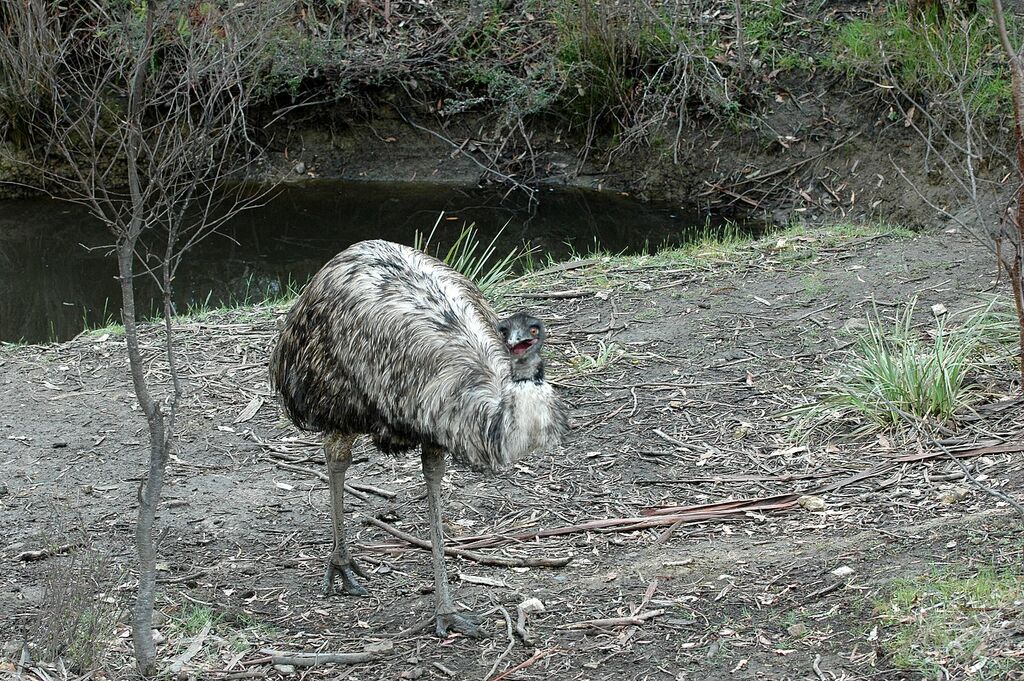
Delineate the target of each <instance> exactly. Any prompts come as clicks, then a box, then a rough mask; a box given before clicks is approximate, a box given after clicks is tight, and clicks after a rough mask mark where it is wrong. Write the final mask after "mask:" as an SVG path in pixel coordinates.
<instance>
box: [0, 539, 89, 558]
mask: <svg viewBox="0 0 1024 681" xmlns="http://www.w3.org/2000/svg"><path fill="white" fill-rule="evenodd" d="M81 546H82V543H81V542H73V543H71V544H64V545H63V546H58V547H56V548H52V549H40V550H38V551H22V552H21V553H19V554H18V555H16V556H15V557H14V560H19V561H26V562H28V561H32V560H46V559H47V558H50V557H52V556H62V555H64V554H65V553H70V552H71V551H74V550H75V549H77V548H79V547H81Z"/></svg>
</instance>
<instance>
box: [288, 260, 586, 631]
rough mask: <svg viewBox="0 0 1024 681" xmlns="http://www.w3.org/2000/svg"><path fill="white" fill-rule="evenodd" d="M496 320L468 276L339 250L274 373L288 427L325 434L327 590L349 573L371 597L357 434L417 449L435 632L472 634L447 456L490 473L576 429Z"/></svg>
mask: <svg viewBox="0 0 1024 681" xmlns="http://www.w3.org/2000/svg"><path fill="white" fill-rule="evenodd" d="M531 319H532V318H531ZM497 323H498V322H497V319H496V317H495V315H494V313H493V312H492V311H491V309H490V307H489V306H488V305H487V303H486V301H485V300H484V298H483V296H482V295H481V294H480V291H479V290H478V289H477V288H476V286H474V285H473V284H472V282H470V281H469V280H468V279H466V278H465V277H464V276H462V275H461V274H459V273H458V272H456V271H454V270H452V269H451V268H449V267H447V266H446V265H444V264H443V263H441V262H440V261H438V260H436V259H435V258H432V257H430V256H427V255H425V254H423V253H421V252H420V251H417V250H415V249H412V248H408V247H406V246H401V245H399V244H394V243H390V242H387V241H364V242H361V243H358V244H355V245H353V246H351V247H349V248H348V249H346V250H345V251H343V252H341V253H339V254H338V255H337V256H335V257H334V258H333V259H332V260H331V261H330V262H328V263H327V264H326V265H325V266H324V267H323V269H321V270H320V272H318V273H317V274H316V275H315V276H314V277H313V279H312V280H311V281H310V283H309V285H308V286H307V287H306V289H305V290H304V291H303V293H302V295H301V296H299V299H298V300H297V301H296V303H295V306H294V307H293V308H292V310H291V311H290V312H289V313H288V317H287V319H286V322H285V325H284V328H283V330H282V332H281V336H280V339H279V340H278V343H277V346H276V347H275V348H274V352H273V355H272V357H271V361H270V377H271V383H272V385H273V386H274V388H275V389H276V390H277V391H278V392H279V393H280V395H281V398H282V403H283V405H284V408H285V410H286V411H287V413H288V416H289V417H290V418H291V420H292V421H293V422H294V423H295V424H296V425H297V426H298V427H299V428H302V429H304V430H312V431H320V432H323V433H325V434H327V436H328V437H326V438H325V450H326V452H327V458H328V463H329V470H330V472H331V475H330V478H331V491H332V494H331V500H332V517H333V520H334V532H335V547H334V551H333V552H332V556H331V561H330V562H329V564H328V570H327V577H326V580H325V581H326V585H325V586H326V588H327V589H328V590H330V589H331V587H332V583H333V579H334V576H335V575H336V574H340V575H341V576H342V580H343V586H344V588H345V590H346V591H348V592H349V593H356V594H361V593H365V589H363V588H362V586H361V585H360V584H359V583H358V580H357V579H356V578H355V575H354V574H353V572H359V570H358V568H356V567H355V565H354V563H352V561H351V558H350V557H349V555H348V552H347V550H346V549H345V540H344V529H343V515H342V512H341V507H342V501H341V497H342V493H343V491H342V490H343V481H344V475H345V470H346V469H347V467H348V464H349V462H350V461H351V444H352V437H351V436H352V435H354V434H359V433H367V434H370V435H371V436H373V439H374V442H375V443H376V444H377V445H378V447H379V448H380V449H381V450H383V451H387V452H399V451H404V450H408V449H412V448H413V447H415V446H417V445H420V446H421V447H422V453H421V456H422V458H423V468H424V474H425V477H426V480H427V487H428V497H429V498H430V501H431V534H432V539H434V541H435V546H436V547H437V550H435V551H434V556H435V566H434V567H435V580H439V581H438V583H437V584H436V587H437V593H438V600H439V603H438V620H437V622H438V625H437V628H438V632H439V633H444V632H446V631H447V630H448V628H449V626H451V628H455V629H458V630H460V631H467V633H472V632H471V631H470V629H471V627H470V626H469V625H466V624H465V623H464V622H462V623H461V625H460V623H459V622H455V621H453V620H452V618H453V617H457V616H456V615H454V606H453V605H452V604H451V599H450V596H448V595H447V594H448V589H447V577H446V575H445V574H444V566H443V557H441V558H440V559H438V556H439V555H440V554H439V548H440V546H439V545H440V543H441V537H440V510H439V489H440V476H441V475H443V472H444V456H443V453H442V450H447V451H449V452H451V454H452V455H453V458H455V459H456V460H459V461H463V462H466V463H468V464H469V465H470V466H471V467H473V468H476V469H480V470H485V471H493V470H498V469H502V468H505V467H507V466H508V465H509V464H511V463H512V462H513V461H515V460H516V459H518V458H520V457H521V456H523V455H525V454H527V453H529V452H532V451H534V450H537V449H541V448H544V447H548V446H551V445H555V444H558V443H559V442H560V441H561V439H562V437H563V435H564V434H565V432H566V431H567V420H566V416H565V412H564V409H563V407H562V405H561V402H560V401H559V399H558V397H557V395H556V394H555V393H554V391H553V389H552V388H551V386H550V384H548V383H545V382H544V381H543V380H520V379H521V378H522V376H520V375H519V374H518V373H517V374H516V375H514V374H513V361H512V357H511V355H510V349H509V348H508V347H506V346H505V343H504V342H503V340H504V339H503V338H502V337H501V336H500V335H499V333H498V331H497V329H496V325H497ZM541 340H542V339H541ZM538 350H539V348H538ZM532 361H533V360H532V359H531V362H532ZM537 361H539V355H537ZM540 378H541V379H542V378H543V369H542V364H541V373H540ZM331 462H333V464H332V463H331ZM439 560H440V563H441V564H440V565H438V561H439ZM441 581H443V582H444V583H443V584H442V583H441ZM445 601H447V602H445ZM442 620H443V621H442Z"/></svg>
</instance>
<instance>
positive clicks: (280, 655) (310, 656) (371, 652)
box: [246, 641, 393, 667]
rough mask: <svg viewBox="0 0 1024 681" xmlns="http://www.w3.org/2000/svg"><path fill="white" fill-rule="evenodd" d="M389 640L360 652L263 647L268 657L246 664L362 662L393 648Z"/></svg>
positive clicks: (303, 664)
mask: <svg viewBox="0 0 1024 681" xmlns="http://www.w3.org/2000/svg"><path fill="white" fill-rule="evenodd" d="M392 647H393V646H392V644H391V643H390V642H389V641H386V642H384V643H380V644H376V645H374V646H372V647H368V648H367V649H366V650H364V651H363V652H360V653H302V652H297V653H289V652H284V651H280V650H273V649H270V648H262V649H260V652H261V653H263V654H264V655H266V656H267V657H263V658H259V659H256V660H250V661H249V662H246V665H248V666H252V665H255V664H267V663H270V664H287V665H291V666H293V667H317V666H320V665H323V664H362V663H364V662H371V661H373V660H375V659H378V658H380V657H382V656H383V655H384V654H385V653H389V652H391V650H392Z"/></svg>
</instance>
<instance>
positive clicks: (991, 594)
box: [875, 567, 1024, 680]
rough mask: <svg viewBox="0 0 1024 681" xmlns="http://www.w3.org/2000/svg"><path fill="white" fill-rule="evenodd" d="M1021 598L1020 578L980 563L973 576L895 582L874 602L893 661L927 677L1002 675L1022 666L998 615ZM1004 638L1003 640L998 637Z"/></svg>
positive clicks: (1010, 611)
mask: <svg viewBox="0 0 1024 681" xmlns="http://www.w3.org/2000/svg"><path fill="white" fill-rule="evenodd" d="M1022 601H1024V577H1022V575H1020V574H1017V573H1013V572H1010V571H1007V570H996V569H994V568H991V567H985V568H982V569H981V570H979V571H978V573H977V574H976V575H974V576H970V577H964V576H957V575H950V574H929V575H924V576H921V577H917V578H913V579H899V580H897V581H895V582H894V583H893V585H892V587H891V589H890V590H889V593H888V594H887V596H886V597H885V598H884V599H882V600H879V601H877V602H876V604H875V605H876V608H877V611H878V612H879V614H880V619H881V622H882V627H883V637H884V638H883V645H884V647H885V649H886V650H887V651H888V652H889V655H890V657H891V660H892V662H893V663H894V664H895V665H896V666H897V667H900V668H902V669H913V670H915V671H918V672H920V673H922V674H925V675H927V676H928V677H929V678H940V677H942V678H963V677H965V676H970V677H971V678H976V679H981V680H985V679H993V680H994V679H1006V678H1009V677H1008V676H1007V675H1008V673H1009V672H1011V671H1012V670H1017V671H1021V666H1022V665H1021V662H1020V660H1019V659H1015V658H1014V657H1010V656H1009V655H1006V656H1004V655H1003V654H1002V653H1004V652H1007V653H1012V652H1013V651H1012V648H1013V643H1012V641H1011V640H1010V635H1011V634H1010V632H1008V631H1006V630H1005V629H1003V627H1002V625H1001V622H1002V621H1003V620H1009V619H1013V618H1014V616H1015V613H1016V612H1018V611H1019V609H1020V605H1021V602H1022ZM1003 637H1005V639H1003Z"/></svg>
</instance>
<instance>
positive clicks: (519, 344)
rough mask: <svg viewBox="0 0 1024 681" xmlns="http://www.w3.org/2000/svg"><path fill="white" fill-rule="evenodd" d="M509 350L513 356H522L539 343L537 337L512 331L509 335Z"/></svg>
mask: <svg viewBox="0 0 1024 681" xmlns="http://www.w3.org/2000/svg"><path fill="white" fill-rule="evenodd" d="M507 344H508V351H509V352H510V353H512V355H513V356H516V357H518V356H520V355H524V354H526V351H527V350H529V349H530V348H532V347H533V346H534V345H536V344H537V339H536V338H534V337H532V336H527V335H525V334H520V333H517V332H512V333H511V334H509V337H508V341H507Z"/></svg>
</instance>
